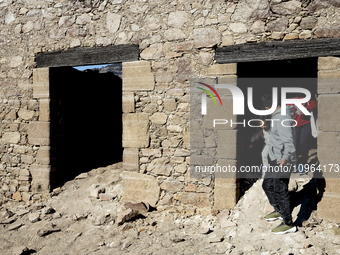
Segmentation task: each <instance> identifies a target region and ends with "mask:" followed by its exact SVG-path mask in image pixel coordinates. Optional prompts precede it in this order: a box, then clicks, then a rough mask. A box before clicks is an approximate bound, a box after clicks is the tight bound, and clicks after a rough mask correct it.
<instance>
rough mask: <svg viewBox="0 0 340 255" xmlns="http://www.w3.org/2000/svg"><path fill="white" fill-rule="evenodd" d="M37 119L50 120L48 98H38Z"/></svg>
mask: <svg viewBox="0 0 340 255" xmlns="http://www.w3.org/2000/svg"><path fill="white" fill-rule="evenodd" d="M39 101H40V102H39V121H50V100H49V99H40V100H39Z"/></svg>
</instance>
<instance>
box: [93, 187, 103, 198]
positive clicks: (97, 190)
mask: <svg viewBox="0 0 340 255" xmlns="http://www.w3.org/2000/svg"><path fill="white" fill-rule="evenodd" d="M100 193H105V188H101V187H98V185H96V184H94V185H92V187H91V189H90V197H94V198H99V194H100Z"/></svg>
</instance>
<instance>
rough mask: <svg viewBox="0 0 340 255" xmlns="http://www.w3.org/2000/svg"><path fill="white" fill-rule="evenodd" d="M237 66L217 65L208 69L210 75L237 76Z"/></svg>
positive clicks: (233, 64)
mask: <svg viewBox="0 0 340 255" xmlns="http://www.w3.org/2000/svg"><path fill="white" fill-rule="evenodd" d="M236 67H237V65H236V64H235V63H231V64H216V65H212V66H210V67H209V68H208V75H213V76H219V75H226V74H236V70H237V68H236Z"/></svg>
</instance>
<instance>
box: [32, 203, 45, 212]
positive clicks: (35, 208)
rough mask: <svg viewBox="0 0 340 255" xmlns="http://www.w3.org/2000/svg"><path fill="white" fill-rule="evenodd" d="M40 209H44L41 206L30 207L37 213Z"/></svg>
mask: <svg viewBox="0 0 340 255" xmlns="http://www.w3.org/2000/svg"><path fill="white" fill-rule="evenodd" d="M42 208H44V205H43V204H34V205H32V209H33V211H38V210H40V209H42Z"/></svg>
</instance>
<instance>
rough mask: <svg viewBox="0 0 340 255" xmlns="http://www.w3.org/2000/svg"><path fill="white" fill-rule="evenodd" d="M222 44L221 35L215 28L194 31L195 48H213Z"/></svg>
mask: <svg viewBox="0 0 340 255" xmlns="http://www.w3.org/2000/svg"><path fill="white" fill-rule="evenodd" d="M220 43H221V33H220V32H219V31H218V30H216V29H213V28H197V29H194V44H195V48H203V47H212V46H214V45H218V44H220Z"/></svg>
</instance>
